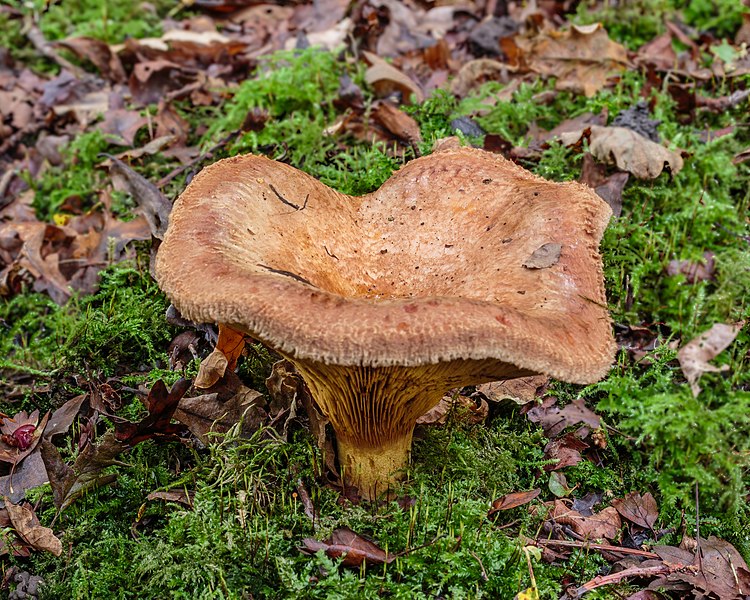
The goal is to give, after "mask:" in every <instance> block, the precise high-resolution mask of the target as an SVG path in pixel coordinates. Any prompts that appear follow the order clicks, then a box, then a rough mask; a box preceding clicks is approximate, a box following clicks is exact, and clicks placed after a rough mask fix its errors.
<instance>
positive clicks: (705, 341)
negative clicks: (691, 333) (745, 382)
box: [677, 321, 745, 396]
mask: <svg viewBox="0 0 750 600" xmlns="http://www.w3.org/2000/svg"><path fill="white" fill-rule="evenodd" d="M744 325H745V322H744V321H740V322H739V323H734V324H733V325H727V324H724V323H716V324H715V325H714V326H713V327H711V329H709V330H708V331H705V332H703V333H702V334H701V335H699V336H698V337H697V338H695V339H693V340H690V341H689V342H688V343H687V344H685V345H684V346H683V347H682V348H680V350H679V351H678V352H677V360H678V361H679V362H680V368H681V369H682V372H683V373H684V375H685V377H686V379H687V380H688V383H689V384H690V389H691V390H692V391H693V396H698V394H699V393H700V391H701V388H700V386H699V385H698V380H699V379H700V377H701V375H703V373H718V372H721V371H726V370H727V369H729V365H722V366H721V367H716V366H714V365H712V364H710V363H709V362H708V361H710V360H713V359H714V358H716V357H717V356H718V355H719V354H721V353H722V352H723V351H724V350H725V349H726V348H728V347H729V345H730V344H731V343H732V342H733V341H734V338H736V337H737V334H738V333H739V332H740V330H741V329H742V327H743V326H744Z"/></svg>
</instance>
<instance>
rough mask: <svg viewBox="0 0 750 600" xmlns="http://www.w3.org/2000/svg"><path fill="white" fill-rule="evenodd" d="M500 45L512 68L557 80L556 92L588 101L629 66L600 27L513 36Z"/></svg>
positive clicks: (621, 48) (623, 52)
mask: <svg viewBox="0 0 750 600" xmlns="http://www.w3.org/2000/svg"><path fill="white" fill-rule="evenodd" d="M500 44H501V47H502V49H503V52H504V53H505V54H506V56H507V57H508V59H509V62H510V65H511V66H513V67H516V68H518V69H521V70H525V71H533V72H535V73H539V74H540V75H544V76H546V77H556V78H557V80H556V83H555V88H556V89H558V90H569V91H573V92H579V93H583V94H584V95H585V96H586V97H589V98H590V97H591V96H593V95H594V94H595V93H596V92H598V91H599V90H600V89H602V88H603V87H604V85H605V84H606V83H607V79H608V77H609V76H610V75H611V74H613V73H614V72H618V71H622V70H624V69H626V68H628V66H629V62H628V55H627V50H626V49H625V47H624V46H622V45H620V44H618V43H616V42H613V41H612V40H610V39H609V35H608V34H607V32H606V31H605V30H604V28H603V27H602V26H601V25H600V24H594V25H585V26H576V25H574V26H572V27H571V28H570V29H568V30H565V31H557V30H554V29H549V30H544V31H539V32H534V33H532V34H531V35H529V36H521V35H516V36H512V37H506V38H503V39H502V40H501V42H500Z"/></svg>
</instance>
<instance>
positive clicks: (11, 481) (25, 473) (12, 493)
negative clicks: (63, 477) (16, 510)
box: [0, 452, 49, 503]
mask: <svg viewBox="0 0 750 600" xmlns="http://www.w3.org/2000/svg"><path fill="white" fill-rule="evenodd" d="M48 481H49V477H47V470H46V469H45V467H44V461H43V460H42V455H41V453H40V452H32V453H31V454H30V455H29V456H27V457H26V459H24V460H23V461H21V463H20V464H19V465H18V466H16V468H15V469H14V470H13V471H12V472H11V473H10V474H9V475H4V476H3V477H0V497H2V496H7V497H8V498H10V501H11V502H16V503H17V502H20V501H21V500H23V499H24V497H25V496H26V490H30V489H33V488H35V487H38V486H40V485H44V484H45V483H47V482H48Z"/></svg>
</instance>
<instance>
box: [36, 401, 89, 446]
mask: <svg viewBox="0 0 750 600" xmlns="http://www.w3.org/2000/svg"><path fill="white" fill-rule="evenodd" d="M86 398H87V395H86V394H81V395H79V396H76V397H75V398H71V399H70V400H68V401H67V402H66V403H65V404H63V405H62V406H61V407H60V408H58V409H57V410H56V411H55V412H53V413H52V416H51V417H50V418H49V421H48V422H47V426H46V427H45V428H44V437H46V438H47V439H50V438H51V437H52V436H54V435H58V434H60V433H65V432H66V431H68V429H69V428H70V426H71V424H72V423H73V419H75V418H76V415H77V414H78V413H79V411H80V410H81V405H82V404H83V402H84V400H86Z"/></svg>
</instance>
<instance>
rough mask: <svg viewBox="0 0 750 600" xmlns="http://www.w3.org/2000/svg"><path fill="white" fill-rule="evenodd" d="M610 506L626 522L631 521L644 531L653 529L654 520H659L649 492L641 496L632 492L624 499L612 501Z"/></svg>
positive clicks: (657, 509) (653, 500) (657, 511)
mask: <svg viewBox="0 0 750 600" xmlns="http://www.w3.org/2000/svg"><path fill="white" fill-rule="evenodd" d="M612 506H614V507H615V509H617V512H618V513H620V515H621V516H623V517H624V518H626V519H627V520H628V521H632V522H633V523H635V524H636V525H640V526H641V527H643V528H645V529H653V528H654V524H655V523H656V519H658V518H659V508H658V507H657V506H656V500H655V499H654V497H653V496H652V495H651V494H650V493H649V492H646V493H645V494H643V496H641V495H640V494H639V493H638V492H632V493H630V494H628V495H627V496H625V497H624V498H619V499H617V500H613V501H612Z"/></svg>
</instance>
